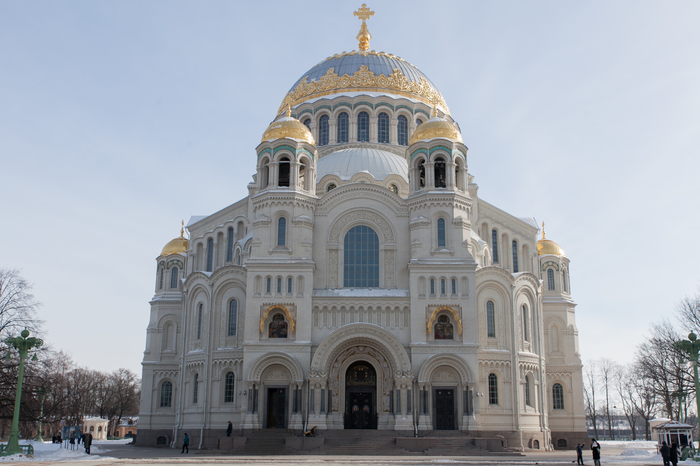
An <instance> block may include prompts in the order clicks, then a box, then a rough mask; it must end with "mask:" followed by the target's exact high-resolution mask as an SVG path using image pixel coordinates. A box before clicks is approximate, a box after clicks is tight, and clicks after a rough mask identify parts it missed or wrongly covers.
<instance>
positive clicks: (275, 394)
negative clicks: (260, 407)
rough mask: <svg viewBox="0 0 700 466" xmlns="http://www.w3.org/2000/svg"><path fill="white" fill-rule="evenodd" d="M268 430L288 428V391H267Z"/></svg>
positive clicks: (278, 389)
mask: <svg viewBox="0 0 700 466" xmlns="http://www.w3.org/2000/svg"><path fill="white" fill-rule="evenodd" d="M266 417H267V426H266V427H267V428H268V429H284V428H285V427H287V389H286V388H282V387H279V388H269V387H268V389H267V416H266Z"/></svg>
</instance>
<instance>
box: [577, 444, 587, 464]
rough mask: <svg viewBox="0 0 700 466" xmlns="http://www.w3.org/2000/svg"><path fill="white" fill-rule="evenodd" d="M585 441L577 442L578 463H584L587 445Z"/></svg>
mask: <svg viewBox="0 0 700 466" xmlns="http://www.w3.org/2000/svg"><path fill="white" fill-rule="evenodd" d="M585 446H586V444H585V443H577V444H576V463H577V464H583V447H585Z"/></svg>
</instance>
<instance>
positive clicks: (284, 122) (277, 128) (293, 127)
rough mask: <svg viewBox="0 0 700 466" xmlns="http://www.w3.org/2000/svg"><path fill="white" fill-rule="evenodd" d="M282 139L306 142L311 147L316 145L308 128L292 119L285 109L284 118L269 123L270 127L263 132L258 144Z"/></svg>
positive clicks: (288, 111)
mask: <svg viewBox="0 0 700 466" xmlns="http://www.w3.org/2000/svg"><path fill="white" fill-rule="evenodd" d="M282 138H291V139H299V140H302V141H305V142H308V143H309V144H311V145H312V146H315V145H316V141H314V136H313V134H311V131H309V128H307V127H306V126H305V125H304V124H303V123H302V122H301V121H299V120H297V119H296V118H292V117H291V116H290V110H289V109H287V115H286V116H284V117H282V118H280V119H278V120H275V121H273V122H272V123H270V126H268V127H267V129H266V130H265V133H264V134H263V137H262V141H260V142H265V141H270V140H272V139H282Z"/></svg>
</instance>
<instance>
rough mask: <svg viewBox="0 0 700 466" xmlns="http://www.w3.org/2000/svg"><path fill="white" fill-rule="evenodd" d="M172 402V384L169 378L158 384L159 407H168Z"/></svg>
mask: <svg viewBox="0 0 700 466" xmlns="http://www.w3.org/2000/svg"><path fill="white" fill-rule="evenodd" d="M172 403H173V384H172V382H170V381H169V380H166V381H165V382H163V384H162V385H161V386H160V407H161V408H170V407H171V406H172Z"/></svg>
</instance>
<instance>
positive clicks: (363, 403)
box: [345, 361, 377, 429]
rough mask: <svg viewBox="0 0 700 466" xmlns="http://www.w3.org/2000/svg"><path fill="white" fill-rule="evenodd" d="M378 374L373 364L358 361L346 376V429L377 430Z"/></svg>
mask: <svg viewBox="0 0 700 466" xmlns="http://www.w3.org/2000/svg"><path fill="white" fill-rule="evenodd" d="M376 386H377V373H376V371H375V370H374V367H372V365H371V364H369V363H367V362H365V361H358V362H356V363H354V364H352V365H351V366H350V367H349V368H348V370H347V372H346V374H345V393H346V394H345V400H346V410H345V428H346V429H376V428H377V409H376V402H375V400H376V392H377V389H376Z"/></svg>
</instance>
